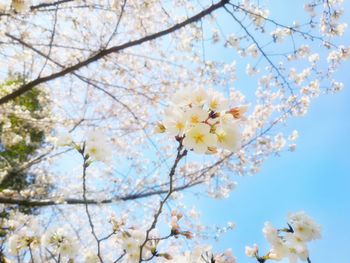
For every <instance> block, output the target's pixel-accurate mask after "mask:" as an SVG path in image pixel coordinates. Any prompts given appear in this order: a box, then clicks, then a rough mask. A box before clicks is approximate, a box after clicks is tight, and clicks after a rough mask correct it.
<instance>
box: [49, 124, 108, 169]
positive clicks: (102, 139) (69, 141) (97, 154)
mask: <svg viewBox="0 0 350 263" xmlns="http://www.w3.org/2000/svg"><path fill="white" fill-rule="evenodd" d="M85 137H86V140H85V143H84V152H85V153H86V154H88V155H89V157H90V158H91V160H94V161H101V162H105V163H109V162H110V161H111V158H112V147H111V144H110V142H109V141H108V139H107V136H106V135H105V134H104V133H103V132H101V131H88V132H86V133H85ZM55 143H56V145H57V146H58V147H62V146H74V147H76V148H79V149H80V148H81V146H80V145H78V144H77V143H75V142H74V141H73V138H72V136H71V134H70V133H68V132H66V131H63V132H60V133H59V134H58V135H57V137H56V138H55Z"/></svg>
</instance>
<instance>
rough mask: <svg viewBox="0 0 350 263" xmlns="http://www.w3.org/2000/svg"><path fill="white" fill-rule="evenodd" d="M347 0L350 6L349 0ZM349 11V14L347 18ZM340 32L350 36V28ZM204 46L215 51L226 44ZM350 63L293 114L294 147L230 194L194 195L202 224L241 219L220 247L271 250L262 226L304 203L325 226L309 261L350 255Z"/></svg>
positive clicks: (337, 261)
mask: <svg viewBox="0 0 350 263" xmlns="http://www.w3.org/2000/svg"><path fill="white" fill-rule="evenodd" d="M304 2H305V1H300V0H298V1H286V0H271V1H270V4H271V6H272V9H271V14H274V15H276V14H278V17H279V18H281V19H282V20H284V21H293V19H297V18H298V17H299V16H301V15H302V14H301V13H300V14H299V13H298V12H300V11H301V12H302V13H303V11H302V10H303V9H302V6H303V3H304ZM345 5H346V8H345V10H350V1H349V0H345ZM300 7H301V8H300ZM298 10H299V11H298ZM349 17H350V16H349V14H346V16H345V19H344V20H345V21H348V22H350V19H349ZM229 23H230V22H229V21H227V24H226V25H225V26H226V27H227V26H230V25H229ZM343 39H345V40H344V41H345V44H347V45H349V44H350V41H349V40H350V37H349V32H347V34H346V36H345V37H344V38H343ZM222 52H224V51H222ZM207 53H208V56H210V55H215V56H217V55H220V54H221V51H218V50H214V49H213V50H210V49H209V50H207ZM221 55H222V54H221ZM228 59H230V58H228ZM349 69H350V63H349V62H347V63H344V64H343V66H342V69H341V70H339V72H338V73H337V74H336V79H337V80H339V81H342V82H343V83H344V90H343V91H342V92H340V93H337V94H334V95H326V96H325V95H323V96H321V97H319V98H317V99H315V100H314V101H313V102H312V104H311V107H310V109H309V111H308V113H307V115H306V116H304V117H302V118H294V119H291V120H289V122H288V127H287V128H288V130H293V129H296V130H298V132H299V139H298V140H297V149H296V151H295V152H283V153H282V154H281V155H280V156H273V157H270V158H269V159H268V160H267V161H266V162H265V163H264V165H263V166H262V169H261V172H259V173H258V174H256V175H254V176H252V177H249V176H245V177H237V182H238V186H237V188H236V190H234V191H233V193H232V194H231V196H230V198H228V199H226V200H218V201H217V200H212V199H209V198H203V197H202V196H201V198H200V199H195V200H192V203H191V202H190V203H189V206H191V205H195V206H196V208H197V209H198V210H199V211H200V212H201V215H202V217H203V223H204V224H208V225H214V224H216V225H222V226H225V224H226V223H227V221H233V222H235V223H236V225H237V227H236V229H235V230H234V231H232V232H230V233H229V234H226V235H224V236H223V237H222V239H221V240H220V242H218V243H216V244H215V247H216V248H217V249H221V250H223V249H226V248H228V247H232V248H233V250H234V254H235V256H236V257H237V258H238V262H239V263H245V262H247V263H249V262H256V261H255V260H254V259H250V258H247V257H246V256H245V255H244V247H245V245H252V244H254V243H257V244H258V245H259V247H260V250H261V254H263V253H265V252H267V251H268V248H269V246H268V244H267V242H266V241H265V240H264V237H263V234H262V232H261V230H262V227H263V225H264V222H266V221H271V222H272V223H273V224H274V225H275V226H276V227H285V224H286V216H287V214H288V212H295V211H301V210H304V211H305V212H306V213H307V214H309V215H310V216H311V217H313V218H314V219H315V220H316V221H317V222H318V223H319V224H321V225H322V228H323V237H322V239H321V240H318V241H314V242H311V243H310V246H309V250H310V258H311V260H312V262H313V263H330V262H332V263H333V262H334V263H349V262H350V259H349V250H350V205H349V200H350V198H349V197H350V104H349V102H350V91H349V86H350V74H349V72H350V71H349ZM238 77H239V76H238ZM246 81H247V83H249V82H248V80H246Z"/></svg>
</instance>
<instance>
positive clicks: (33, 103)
mask: <svg viewBox="0 0 350 263" xmlns="http://www.w3.org/2000/svg"><path fill="white" fill-rule="evenodd" d="M21 83H22V79H21V78H20V77H16V78H14V79H11V80H7V81H6V82H4V83H3V84H1V85H0V93H2V94H4V93H5V94H6V93H7V92H8V87H10V86H19V85H20V84H21ZM43 96H45V94H44V92H43V91H42V90H40V89H39V88H33V89H32V90H30V91H28V92H27V93H25V94H23V95H22V96H20V97H18V98H16V99H15V100H13V101H12V103H11V104H9V105H10V106H7V107H11V109H10V110H9V109H7V112H8V114H6V112H5V114H3V118H1V119H0V171H1V170H5V169H6V171H7V175H6V176H5V177H4V178H3V179H2V180H1V181H0V191H2V190H4V189H13V190H18V191H19V190H21V189H23V188H25V187H26V186H28V185H30V184H32V183H34V181H35V178H34V177H33V176H32V175H30V174H28V173H26V172H25V171H21V170H20V169H18V168H19V167H20V166H21V165H22V164H23V163H25V162H26V161H28V160H29V159H30V157H31V156H32V155H33V154H34V153H35V152H36V150H37V149H38V148H39V147H41V145H42V144H43V142H44V139H45V131H44V128H41V127H40V125H37V124H38V121H40V119H42V118H43V116H42V110H43V109H44V107H45V106H47V105H45V100H40V97H43ZM17 109H20V110H18V112H19V113H17V111H16V110H17ZM21 112H26V114H25V115H24V116H23V115H22V114H20V113H21ZM28 113H29V114H28ZM6 122H7V127H6V128H5V124H6ZM9 123H10V124H11V125H10V128H8V126H9ZM14 136H17V138H19V139H16V140H15V141H14V143H6V140H12V139H13V138H14Z"/></svg>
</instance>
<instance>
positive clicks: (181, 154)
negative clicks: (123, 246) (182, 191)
mask: <svg viewBox="0 0 350 263" xmlns="http://www.w3.org/2000/svg"><path fill="white" fill-rule="evenodd" d="M186 154H187V150H183V146H182V141H179V146H178V148H177V155H176V158H175V161H174V164H173V166H172V167H171V170H170V172H169V182H170V183H169V191H168V193H167V195H166V196H165V197H164V199H163V200H162V201H161V202H160V204H159V208H158V211H157V212H156V214H155V215H154V219H153V222H152V224H151V226H150V228H149V229H147V231H146V238H145V240H144V242H143V243H142V244H141V246H140V258H139V262H142V261H148V260H150V259H151V258H153V257H154V256H155V255H156V254H153V255H152V257H151V258H150V259H143V258H142V252H143V249H144V246H145V245H146V243H147V242H148V241H150V240H152V238H150V232H151V231H152V230H153V229H155V227H156V225H157V222H158V218H159V216H160V214H161V213H162V210H163V206H164V204H165V203H166V202H167V201H168V199H169V197H170V196H171V194H172V193H173V192H174V188H173V177H174V175H175V171H176V167H177V165H178V163H179V162H180V160H181V159H182V158H183V157H185V156H186Z"/></svg>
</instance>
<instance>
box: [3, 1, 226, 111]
mask: <svg viewBox="0 0 350 263" xmlns="http://www.w3.org/2000/svg"><path fill="white" fill-rule="evenodd" d="M228 2H229V0H221V1H220V2H218V3H216V4H213V5H211V6H210V7H208V8H207V9H205V10H203V11H201V12H199V13H198V14H196V15H194V16H192V17H190V18H188V19H186V20H185V21H183V22H181V23H179V24H176V25H174V26H172V27H170V28H168V29H165V30H163V31H159V32H157V33H154V34H151V35H148V36H145V37H143V38H140V39H137V40H133V41H129V42H127V43H124V44H122V45H119V46H114V47H111V48H108V49H104V50H101V51H98V52H97V53H96V54H95V55H92V56H91V57H89V58H88V59H86V60H84V61H82V62H79V63H77V64H75V65H73V66H70V67H67V68H65V69H63V70H61V71H59V72H56V73H53V74H51V75H49V76H46V77H41V78H37V79H35V80H33V81H30V82H28V83H27V84H24V85H22V86H21V87H19V88H18V89H17V90H15V91H14V92H12V93H10V94H8V95H6V96H4V97H2V98H0V105H1V104H4V103H7V102H9V101H10V100H13V99H15V98H17V97H18V96H21V95H22V94H24V93H25V92H27V91H29V90H31V89H32V88H34V87H35V86H38V85H39V84H42V83H45V82H47V81H50V80H54V79H57V78H60V77H62V76H65V75H67V74H69V73H72V72H74V71H76V70H79V69H81V68H83V67H85V66H88V65H89V64H91V63H93V62H95V61H98V60H100V59H101V58H104V57H106V56H107V55H110V54H112V53H117V52H120V51H121V50H124V49H127V48H130V47H134V46H138V45H141V44H143V43H145V42H149V41H152V40H155V39H157V38H160V37H163V36H165V35H168V34H170V33H173V32H175V31H177V30H179V29H181V28H183V27H185V26H187V25H189V24H191V23H194V22H197V21H198V20H200V19H202V18H203V17H205V16H207V15H209V14H211V13H212V12H214V11H215V10H217V9H219V8H221V7H223V6H225V5H226V4H227V3H228Z"/></svg>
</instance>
